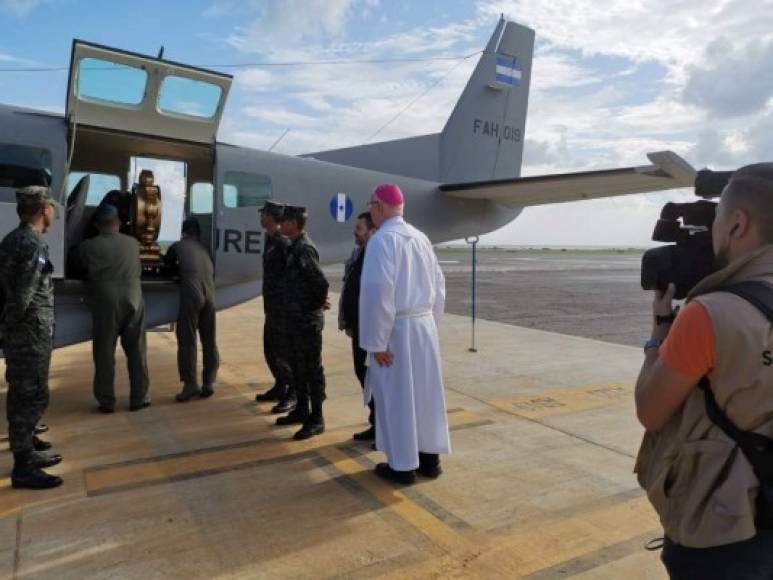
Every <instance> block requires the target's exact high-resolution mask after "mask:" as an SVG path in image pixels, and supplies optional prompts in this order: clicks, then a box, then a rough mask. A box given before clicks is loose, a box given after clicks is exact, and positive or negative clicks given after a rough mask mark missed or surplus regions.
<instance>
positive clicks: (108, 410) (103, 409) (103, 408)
mask: <svg viewBox="0 0 773 580" xmlns="http://www.w3.org/2000/svg"><path fill="white" fill-rule="evenodd" d="M97 411H98V412H100V413H104V414H105V415H109V414H110V413H115V409H114V408H113V407H107V406H105V405H100V406H99V407H97Z"/></svg>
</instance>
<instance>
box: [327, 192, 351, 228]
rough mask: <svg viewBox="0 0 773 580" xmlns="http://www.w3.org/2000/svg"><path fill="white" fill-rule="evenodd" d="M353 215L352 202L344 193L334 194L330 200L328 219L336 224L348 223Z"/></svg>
mask: <svg viewBox="0 0 773 580" xmlns="http://www.w3.org/2000/svg"><path fill="white" fill-rule="evenodd" d="M353 213H354V202H353V201H352V198H351V197H349V196H348V195H346V194H345V193H336V194H335V195H334V196H333V197H331V198H330V217H332V218H333V219H334V220H335V221H337V222H341V223H343V222H345V221H348V220H349V218H350V217H352V214H353Z"/></svg>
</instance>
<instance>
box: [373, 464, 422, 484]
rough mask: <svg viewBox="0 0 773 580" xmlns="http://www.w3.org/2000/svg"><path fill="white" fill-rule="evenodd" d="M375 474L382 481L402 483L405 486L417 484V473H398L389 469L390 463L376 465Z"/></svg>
mask: <svg viewBox="0 0 773 580" xmlns="http://www.w3.org/2000/svg"><path fill="white" fill-rule="evenodd" d="M375 473H376V475H378V476H379V477H380V478H382V479H386V480H388V481H394V482H395V483H402V484H403V485H411V484H412V483H416V473H414V472H413V471H397V470H395V469H392V468H391V467H389V464H388V463H379V464H378V465H376V469H375Z"/></svg>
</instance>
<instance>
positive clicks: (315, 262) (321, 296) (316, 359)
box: [277, 206, 329, 439]
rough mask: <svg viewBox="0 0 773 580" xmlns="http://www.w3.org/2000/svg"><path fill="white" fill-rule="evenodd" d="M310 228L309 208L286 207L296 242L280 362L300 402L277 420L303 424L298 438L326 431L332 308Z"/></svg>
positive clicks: (285, 219)
mask: <svg viewBox="0 0 773 580" xmlns="http://www.w3.org/2000/svg"><path fill="white" fill-rule="evenodd" d="M305 226H306V208H303V207H292V206H286V207H285V211H284V215H283V216H282V232H283V233H284V234H285V235H286V236H287V237H288V238H289V239H290V241H291V243H290V247H289V248H288V250H287V266H286V267H285V288H284V293H283V300H282V311H283V313H284V314H283V318H284V320H283V327H282V329H281V332H280V345H281V347H280V360H282V361H284V362H286V363H287V364H288V366H289V367H290V371H291V373H290V376H291V380H292V386H293V387H294V388H295V391H296V396H297V399H298V401H297V405H296V407H295V409H294V410H293V411H292V412H291V413H290V414H288V415H286V416H284V417H279V419H277V425H292V424H297V423H300V424H302V425H303V427H302V428H301V429H300V431H298V432H297V433H296V434H295V436H294V438H295V439H308V438H310V437H313V436H314V435H319V434H320V433H322V432H323V431H324V430H325V421H324V419H323V417H322V402H323V401H324V400H325V372H324V369H323V368H322V327H323V326H324V322H325V318H324V314H323V310H326V309H327V308H329V303H328V300H327V291H328V282H327V280H326V279H325V275H324V274H323V273H322V269H321V268H320V266H319V253H318V252H317V248H316V247H314V244H313V243H312V242H311V240H310V239H309V236H308V235H306V232H305V231H304V227H305ZM284 357H286V359H285V358H284ZM309 403H311V409H309Z"/></svg>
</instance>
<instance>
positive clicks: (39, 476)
mask: <svg viewBox="0 0 773 580" xmlns="http://www.w3.org/2000/svg"><path fill="white" fill-rule="evenodd" d="M16 200H17V213H18V214H19V218H20V219H21V223H20V224H19V227H18V228H16V229H15V230H14V231H12V232H11V233H9V234H8V235H7V236H5V238H4V239H3V241H2V243H0V284H2V295H3V309H2V323H1V329H2V335H3V351H4V353H5V379H6V382H7V383H8V396H7V403H6V412H7V417H8V440H9V442H10V446H11V451H13V459H14V465H13V471H12V473H11V483H12V485H13V487H17V488H29V489H47V488H51V487H57V486H59V485H61V484H62V479H61V478H60V477H56V476H54V475H50V474H48V473H46V472H45V471H43V470H42V468H44V467H51V466H53V465H56V464H57V463H59V462H60V461H61V460H62V457H61V455H48V454H45V453H41V452H40V451H36V450H35V437H34V431H35V426H36V425H37V423H38V421H40V418H41V417H42V416H43V413H44V412H45V410H46V407H48V396H49V394H48V371H49V367H50V365H51V350H52V349H53V337H54V288H53V284H52V281H51V274H52V272H53V270H54V268H53V265H52V264H51V261H50V260H49V256H48V245H47V244H46V242H45V240H44V239H43V235H42V234H44V233H46V232H47V231H48V229H49V228H50V227H51V224H52V223H53V222H54V219H55V217H56V207H55V205H54V200H53V199H52V197H51V192H50V191H49V190H48V188H45V187H37V186H31V187H25V188H24V189H21V190H19V191H18V192H17V194H16Z"/></svg>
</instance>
